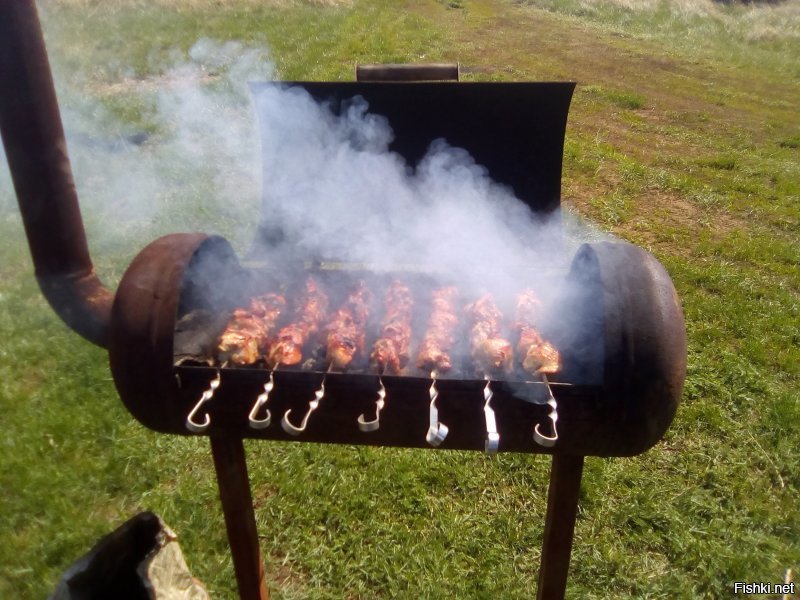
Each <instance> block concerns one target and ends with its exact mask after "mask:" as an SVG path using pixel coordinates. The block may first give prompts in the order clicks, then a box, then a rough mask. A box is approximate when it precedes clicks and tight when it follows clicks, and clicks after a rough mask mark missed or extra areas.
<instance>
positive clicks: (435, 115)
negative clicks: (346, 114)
mask: <svg viewBox="0 0 800 600" xmlns="http://www.w3.org/2000/svg"><path fill="white" fill-rule="evenodd" d="M276 85H281V86H290V87H291V86H297V87H299V88H302V89H303V90H305V91H306V92H308V93H309V94H310V95H311V97H312V98H314V99H315V100H317V101H318V102H321V103H325V104H326V105H327V106H329V107H330V108H331V110H332V111H333V113H334V114H341V112H342V111H343V110H345V109H346V108H347V107H348V106H349V105H350V103H352V100H353V98H356V97H361V98H363V99H364V100H366V102H367V103H368V104H369V112H370V113H371V114H375V115H381V116H383V117H385V118H386V119H387V120H388V122H389V125H390V127H391V128H392V130H393V132H394V139H393V141H392V143H391V144H390V146H389V150H390V151H392V152H396V153H398V154H399V155H401V156H402V157H403V158H404V159H405V160H406V162H407V163H408V165H410V166H411V167H415V166H416V165H417V164H418V163H419V161H420V159H421V158H422V157H423V156H424V155H425V153H426V151H427V150H428V148H429V146H430V145H431V142H433V141H434V140H437V139H444V140H446V141H447V143H448V144H449V145H451V146H453V147H457V148H463V149H464V150H466V151H467V152H468V153H469V154H470V155H471V156H472V158H474V159H475V162H476V163H477V164H479V165H482V166H483V167H485V168H486V169H487V170H488V172H489V174H490V176H491V178H492V180H494V181H495V182H497V183H499V184H501V185H505V186H508V187H510V188H511V190H512V191H513V193H514V195H516V197H517V198H519V199H520V200H522V201H523V202H525V204H527V205H528V206H529V207H530V208H531V210H532V211H533V212H534V213H538V214H542V215H546V214H549V213H552V212H553V211H554V210H556V209H558V208H560V206H561V166H562V156H563V153H564V135H565V131H566V125H567V114H568V112H569V105H570V101H571V99H572V93H573V91H574V89H575V84H574V83H572V82H536V83H447V82H446V83H442V82H435V83H434V82H419V83H416V82H415V83H408V82H403V83H398V82H369V83H364V82H355V83H354V82H335V83H334V82H285V83H254V84H251V90H252V93H253V96H254V98H255V103H256V107H257V108H258V106H259V95H260V94H261V93H263V92H265V91H266V90H268V89H269V88H270V87H273V86H276ZM267 185H268V183H266V184H265V186H267ZM265 191H266V189H265ZM387 201H391V199H387ZM282 235H283V232H281V231H279V230H276V228H275V224H274V223H273V222H272V221H271V220H270V206H269V205H268V204H267V203H266V202H265V206H264V207H263V209H262V221H261V223H260V227H259V230H258V233H257V234H256V239H255V242H254V247H253V249H252V251H251V252H250V255H249V257H250V258H253V259H258V258H259V256H260V254H261V252H260V244H264V243H267V244H269V243H270V242H272V241H273V240H275V239H276V238H280V237H281V236H282ZM324 258H336V257H324Z"/></svg>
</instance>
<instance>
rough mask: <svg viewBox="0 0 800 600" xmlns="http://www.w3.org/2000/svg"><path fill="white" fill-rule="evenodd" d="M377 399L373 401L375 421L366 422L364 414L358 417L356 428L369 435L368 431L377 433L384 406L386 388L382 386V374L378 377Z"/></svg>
mask: <svg viewBox="0 0 800 600" xmlns="http://www.w3.org/2000/svg"><path fill="white" fill-rule="evenodd" d="M378 384H379V386H380V387H379V388H378V399H377V400H376V401H375V419H373V420H372V421H367V419H366V417H365V416H364V413H362V414H360V415H359V417H358V428H359V429H360V430H361V431H363V432H365V433H369V432H370V431H377V430H378V429H379V428H380V426H381V411H382V410H383V407H384V405H385V404H386V386H385V385H383V373H381V374H380V375H379V376H378Z"/></svg>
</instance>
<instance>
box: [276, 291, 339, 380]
mask: <svg viewBox="0 0 800 600" xmlns="http://www.w3.org/2000/svg"><path fill="white" fill-rule="evenodd" d="M327 310H328V296H327V295H326V294H325V292H323V291H322V290H321V289H320V287H319V284H318V283H317V281H316V280H315V279H314V278H313V277H309V278H308V279H307V280H306V288H305V291H304V292H303V294H301V295H300V296H299V297H298V298H297V303H296V304H295V307H294V316H293V318H292V322H291V323H289V324H288V325H287V326H286V327H284V328H282V329H281V330H280V331H279V332H278V335H277V336H276V337H275V340H274V341H273V342H272V344H271V345H270V347H269V353H268V355H267V364H268V365H269V366H270V367H271V368H273V369H274V368H277V367H278V366H280V365H287V366H288V365H296V364H297V363H299V362H300V361H301V360H302V358H303V346H305V345H306V343H307V342H308V341H309V339H310V338H311V337H312V336H313V335H315V334H316V333H317V332H318V331H319V328H320V325H321V323H322V321H323V319H324V318H325V314H326V312H327Z"/></svg>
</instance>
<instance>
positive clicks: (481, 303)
mask: <svg viewBox="0 0 800 600" xmlns="http://www.w3.org/2000/svg"><path fill="white" fill-rule="evenodd" d="M466 310H467V314H468V315H469V317H470V323H471V326H470V331H469V343H470V350H471V352H472V361H473V364H474V366H475V370H476V371H477V372H478V373H480V374H483V375H489V374H493V373H509V372H510V371H511V368H512V366H513V364H512V361H513V354H514V351H513V348H512V347H511V342H509V341H508V340H506V339H505V338H503V337H502V327H503V314H502V313H501V312H500V311H499V310H498V308H497V306H496V305H495V302H494V299H493V298H492V296H491V294H486V295H484V296H482V297H481V298H479V299H478V300H476V301H475V302H474V303H472V304H470V305H468V306H467V309H466Z"/></svg>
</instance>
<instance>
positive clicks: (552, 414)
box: [533, 375, 558, 448]
mask: <svg viewBox="0 0 800 600" xmlns="http://www.w3.org/2000/svg"><path fill="white" fill-rule="evenodd" d="M542 380H543V381H544V384H545V385H546V386H547V393H548V394H549V398H548V399H547V406H549V407H550V411H549V412H548V413H547V417H548V418H549V419H550V421H551V425H550V427H551V429H552V430H553V435H545V434H543V433H542V432H541V431H540V430H539V425H540V423H537V424H536V426H535V427H534V428H533V439H534V441H535V442H536V443H537V444H539V445H540V446H544V447H545V448H552V447H553V446H555V444H556V442H557V441H558V430H557V429H556V422H557V421H558V403H557V402H556V399H555V396H553V390H552V388H551V387H550V382H549V381H547V376H546V375H542Z"/></svg>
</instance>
